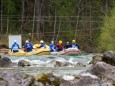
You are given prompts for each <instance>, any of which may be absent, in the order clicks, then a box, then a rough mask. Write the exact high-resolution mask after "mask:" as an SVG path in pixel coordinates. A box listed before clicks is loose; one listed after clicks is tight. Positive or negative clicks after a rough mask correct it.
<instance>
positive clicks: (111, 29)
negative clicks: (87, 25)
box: [99, 8, 115, 51]
mask: <svg viewBox="0 0 115 86" xmlns="http://www.w3.org/2000/svg"><path fill="white" fill-rule="evenodd" d="M99 48H100V49H101V50H102V51H105V50H114V51H115V8H113V9H112V11H111V15H110V16H107V17H106V18H105V22H104V24H103V27H102V28H101V34H100V38H99Z"/></svg>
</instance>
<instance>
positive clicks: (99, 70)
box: [89, 62, 115, 86]
mask: <svg viewBox="0 0 115 86" xmlns="http://www.w3.org/2000/svg"><path fill="white" fill-rule="evenodd" d="M89 72H90V73H91V74H93V75H96V76H98V77H99V78H100V80H101V81H103V82H105V83H108V86H114V85H115V66H111V65H109V64H106V63H104V62H97V63H96V64H95V65H93V66H92V67H91V69H90V70H89ZM110 84H111V85H110Z"/></svg>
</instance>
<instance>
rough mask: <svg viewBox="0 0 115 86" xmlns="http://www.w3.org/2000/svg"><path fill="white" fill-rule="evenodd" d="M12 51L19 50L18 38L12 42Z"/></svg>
mask: <svg viewBox="0 0 115 86" xmlns="http://www.w3.org/2000/svg"><path fill="white" fill-rule="evenodd" d="M11 51H12V52H13V53H15V52H19V44H17V42H16V40H14V43H13V44H12V47H11Z"/></svg>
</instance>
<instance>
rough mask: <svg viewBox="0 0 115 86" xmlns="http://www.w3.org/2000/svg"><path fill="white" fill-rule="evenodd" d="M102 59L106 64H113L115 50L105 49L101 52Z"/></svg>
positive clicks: (114, 63)
mask: <svg viewBox="0 0 115 86" xmlns="http://www.w3.org/2000/svg"><path fill="white" fill-rule="evenodd" d="M102 60H103V61H104V62H106V63H108V64H111V65H113V66H115V52H113V51H106V52H105V53H104V54H103V57H102Z"/></svg>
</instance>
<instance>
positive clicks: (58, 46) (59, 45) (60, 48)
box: [56, 40, 63, 51]
mask: <svg viewBox="0 0 115 86" xmlns="http://www.w3.org/2000/svg"><path fill="white" fill-rule="evenodd" d="M56 50H57V51H62V50H63V46H62V41H61V40H60V41H59V42H58V44H57V45H56Z"/></svg>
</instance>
